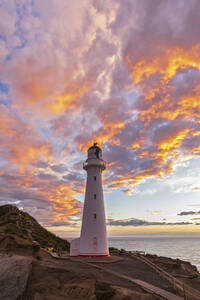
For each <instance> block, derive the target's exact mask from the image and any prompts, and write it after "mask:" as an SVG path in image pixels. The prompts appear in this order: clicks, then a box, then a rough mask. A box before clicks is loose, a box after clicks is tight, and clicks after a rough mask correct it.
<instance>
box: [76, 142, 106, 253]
mask: <svg viewBox="0 0 200 300" xmlns="http://www.w3.org/2000/svg"><path fill="white" fill-rule="evenodd" d="M83 168H84V169H85V170H86V171H87V184H86V192H85V202H84V209H83V219H82V228H81V236H80V239H75V240H73V241H72V242H71V247H70V255H71V256H77V255H80V256H108V255H109V252H108V241H107V232H106V222H105V209H104V199H103V188H102V178H101V173H102V171H103V170H105V168H106V165H105V162H104V161H103V159H102V151H101V149H100V148H99V147H98V146H97V144H96V143H95V144H94V145H93V146H92V147H90V148H89V149H88V158H87V160H86V162H85V163H84V164H83Z"/></svg>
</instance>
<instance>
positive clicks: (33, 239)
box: [0, 205, 70, 254]
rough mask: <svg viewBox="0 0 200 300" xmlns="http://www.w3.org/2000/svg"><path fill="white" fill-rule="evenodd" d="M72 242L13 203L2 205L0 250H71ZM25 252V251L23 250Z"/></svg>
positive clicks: (0, 208) (0, 211) (0, 214)
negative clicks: (52, 231) (46, 227)
mask: <svg viewBox="0 0 200 300" xmlns="http://www.w3.org/2000/svg"><path fill="white" fill-rule="evenodd" d="M69 247H70V244H69V242H67V241H66V240H63V239H61V238H59V237H57V236H56V235H54V234H53V233H51V232H49V231H48V230H46V229H45V228H43V227H42V226H41V225H40V224H39V223H38V222H37V221H36V220H35V219H34V218H33V217H31V216H30V215H29V214H28V213H26V212H23V211H21V210H19V209H18V208H17V207H16V206H13V205H3V206H0V251H1V252H2V251H3V252H20V251H22V250H23V249H24V250H25V251H26V252H27V251H28V249H29V254H32V253H30V252H34V249H36V248H46V249H47V248H51V249H52V250H53V251H55V252H58V253H59V252H62V251H69ZM22 252H23V251H22Z"/></svg>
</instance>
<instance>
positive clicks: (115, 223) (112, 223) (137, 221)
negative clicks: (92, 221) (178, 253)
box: [107, 218, 193, 227]
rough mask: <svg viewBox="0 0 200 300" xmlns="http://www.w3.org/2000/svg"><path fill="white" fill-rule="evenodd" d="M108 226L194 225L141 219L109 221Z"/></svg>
mask: <svg viewBox="0 0 200 300" xmlns="http://www.w3.org/2000/svg"><path fill="white" fill-rule="evenodd" d="M107 224H108V225H110V226H124V227H125V226H133V227H138V226H163V225H165V226H177V225H191V224H193V223H191V222H175V223H168V222H149V221H145V220H140V219H135V218H131V219H124V220H123V219H122V220H113V219H112V220H109V221H108V223H107Z"/></svg>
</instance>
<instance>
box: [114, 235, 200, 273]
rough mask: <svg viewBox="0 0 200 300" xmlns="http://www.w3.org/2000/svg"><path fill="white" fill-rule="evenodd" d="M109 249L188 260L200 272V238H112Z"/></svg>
mask: <svg viewBox="0 0 200 300" xmlns="http://www.w3.org/2000/svg"><path fill="white" fill-rule="evenodd" d="M108 240H109V247H115V248H118V249H121V248H123V249H125V250H128V251H136V250H137V251H145V253H149V254H156V255H159V256H166V257H171V258H179V259H181V260H186V261H189V262H191V263H192V264H193V265H195V266H196V267H197V268H198V270H199V271H200V237H111V238H109V239H108Z"/></svg>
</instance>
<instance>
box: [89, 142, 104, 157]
mask: <svg viewBox="0 0 200 300" xmlns="http://www.w3.org/2000/svg"><path fill="white" fill-rule="evenodd" d="M88 158H102V150H101V148H100V147H99V146H97V143H94V145H93V146H92V147H90V148H89V149H88Z"/></svg>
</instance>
